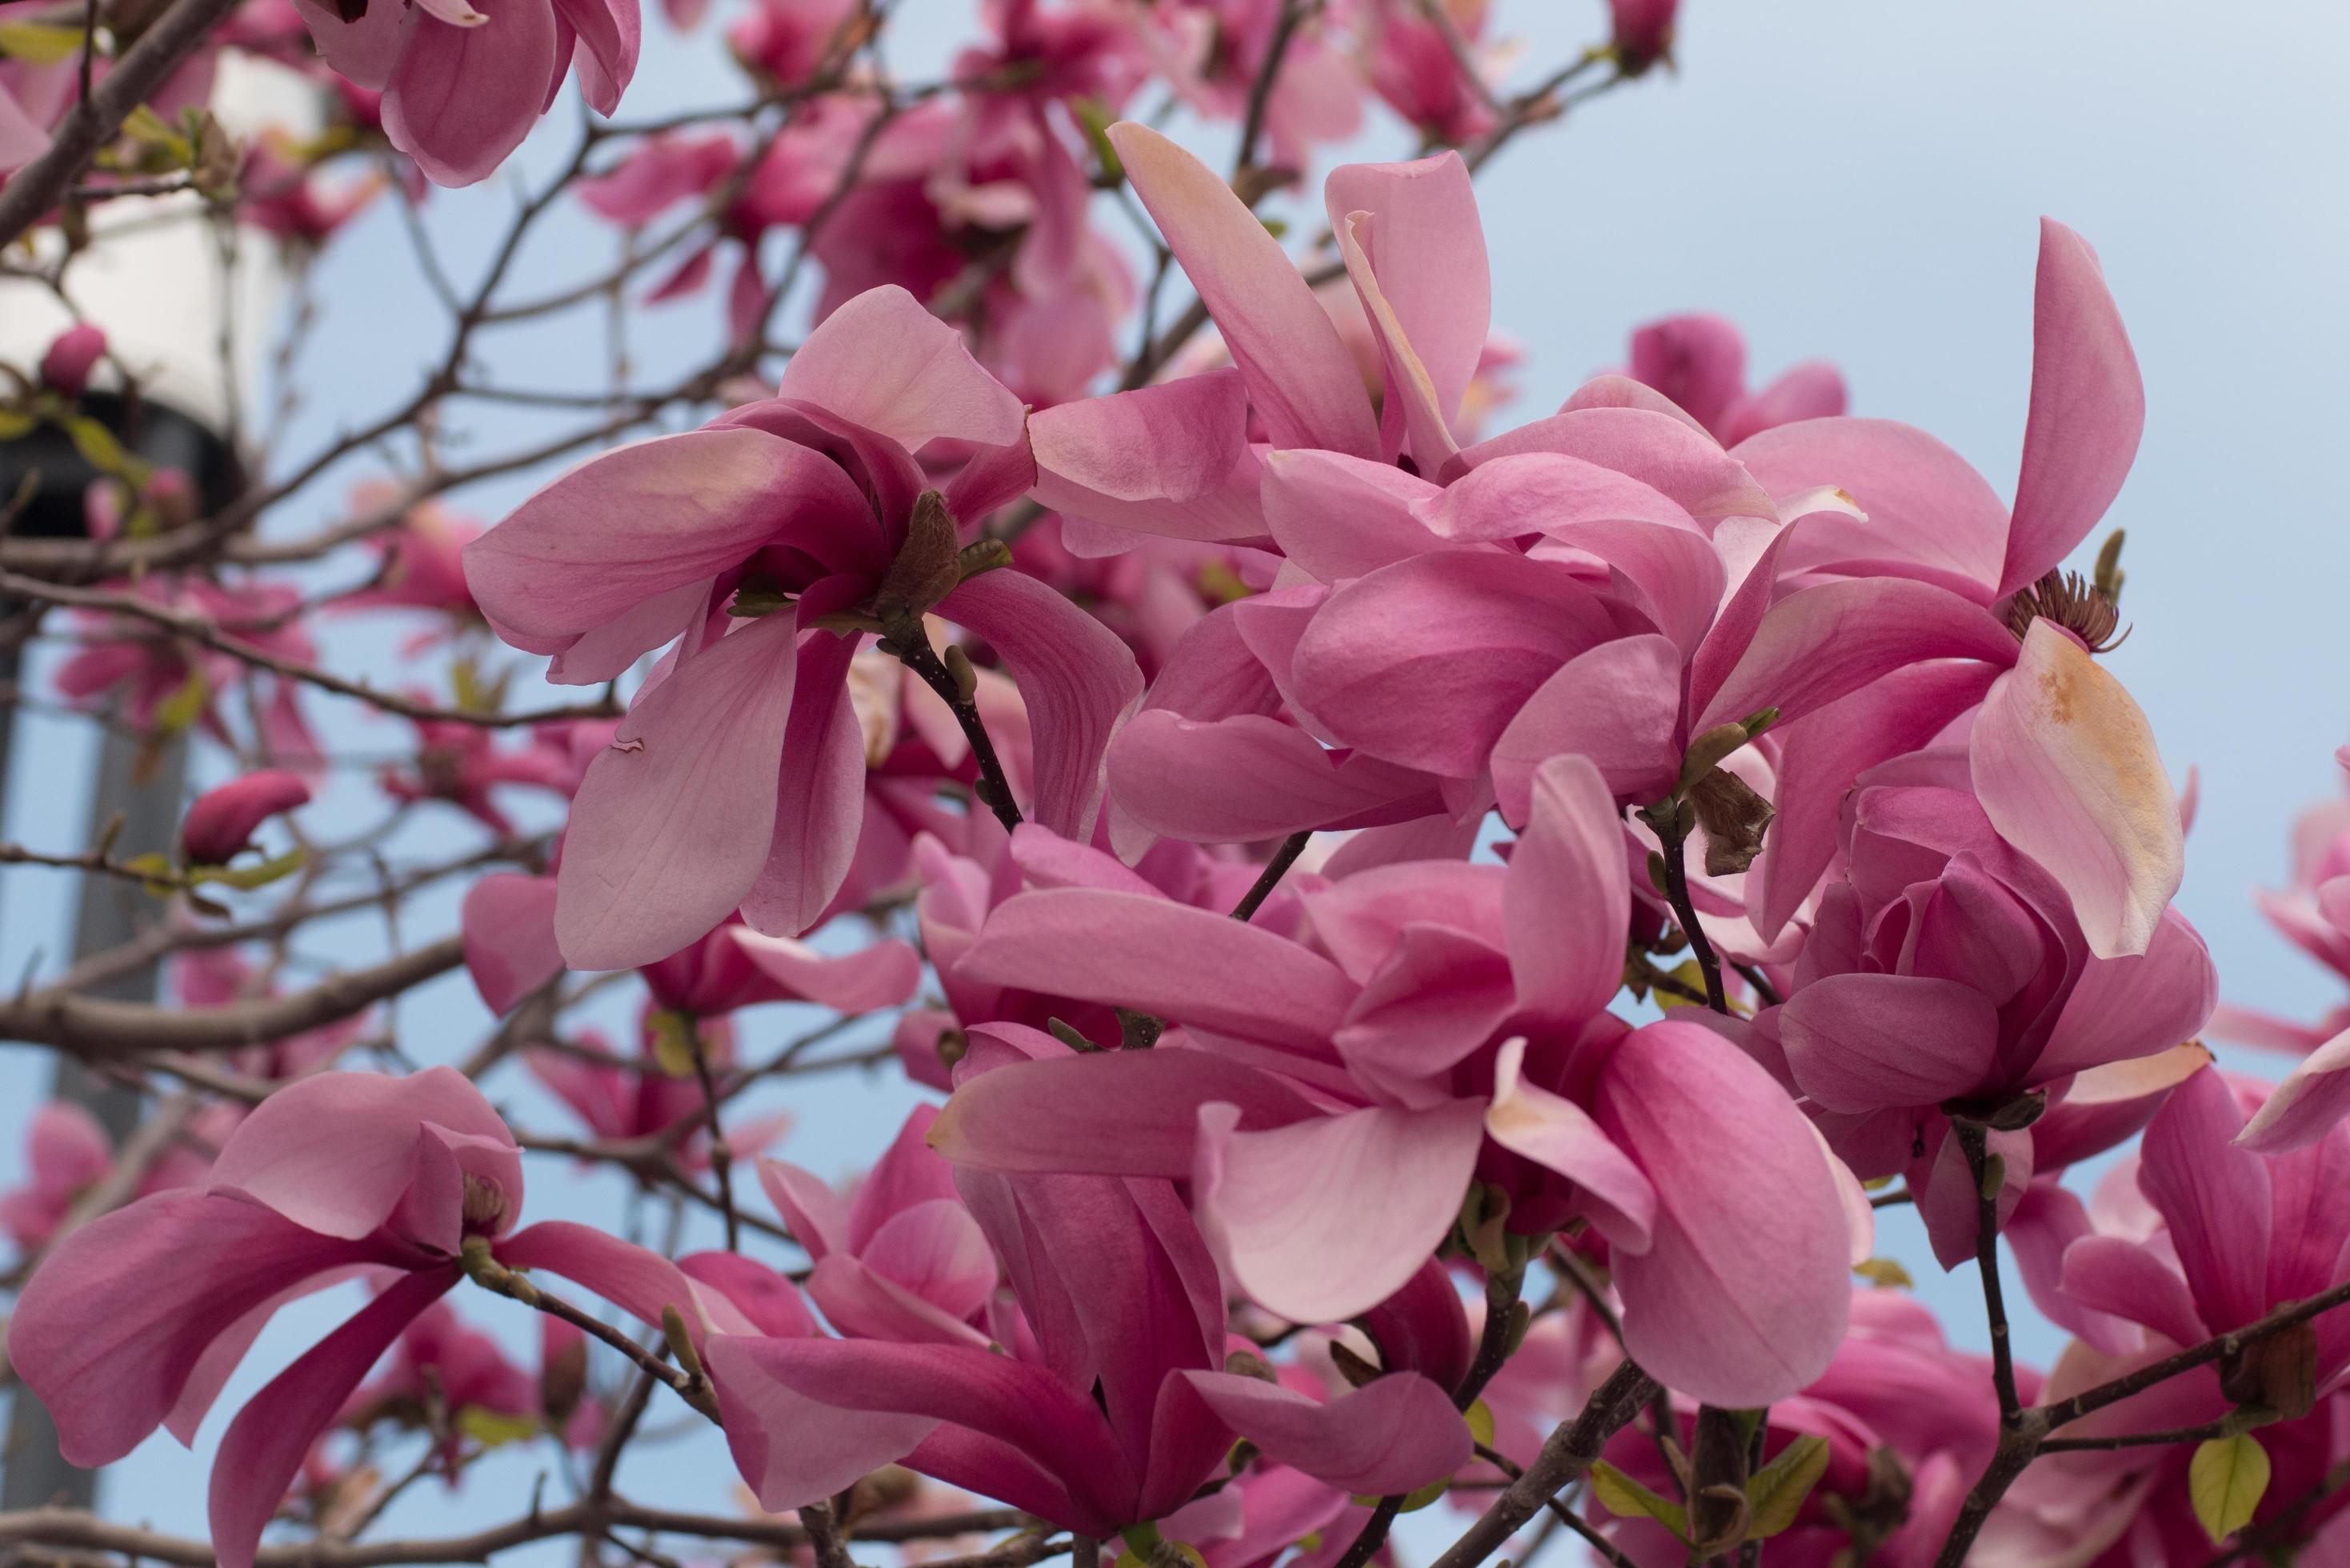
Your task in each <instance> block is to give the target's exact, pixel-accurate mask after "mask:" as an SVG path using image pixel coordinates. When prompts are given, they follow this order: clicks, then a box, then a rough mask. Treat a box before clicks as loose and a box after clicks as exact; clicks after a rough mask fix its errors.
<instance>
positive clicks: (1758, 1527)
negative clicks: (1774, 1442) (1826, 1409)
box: [1746, 1437, 1828, 1541]
mask: <svg viewBox="0 0 2350 1568" xmlns="http://www.w3.org/2000/svg"><path fill="white" fill-rule="evenodd" d="M1827 1472H1828V1440H1827V1439H1826V1438H1814V1437H1803V1438H1796V1439H1795V1440H1794V1442H1792V1443H1789V1444H1788V1445H1787V1446H1786V1447H1785V1448H1783V1449H1780V1450H1779V1454H1778V1457H1777V1458H1776V1459H1773V1460H1772V1461H1771V1462H1770V1463H1769V1464H1767V1465H1764V1466H1763V1468H1762V1469H1759V1470H1757V1471H1755V1472H1754V1474H1753V1476H1752V1478H1751V1479H1750V1480H1748V1481H1747V1483H1746V1509H1747V1524H1746V1539H1747V1540H1749V1541H1764V1540H1768V1539H1769V1538H1770V1537H1772V1536H1773V1535H1776V1534H1778V1533H1779V1532H1781V1531H1783V1530H1784V1529H1786V1528H1787V1527H1788V1526H1789V1525H1791V1524H1793V1523H1794V1522H1795V1515H1796V1514H1798V1513H1800V1512H1802V1511H1803V1508H1804V1499H1805V1498H1807V1497H1809V1496H1811V1495H1812V1488H1814V1487H1815V1486H1817V1485H1818V1484H1819V1481H1820V1478H1821V1477H1822V1476H1824V1475H1825V1474H1827Z"/></svg>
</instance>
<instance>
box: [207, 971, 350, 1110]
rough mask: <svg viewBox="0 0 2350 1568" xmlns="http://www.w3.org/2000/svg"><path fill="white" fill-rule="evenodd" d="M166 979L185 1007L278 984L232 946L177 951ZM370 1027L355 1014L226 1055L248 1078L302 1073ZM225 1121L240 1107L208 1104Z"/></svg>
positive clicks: (271, 990) (249, 997) (253, 997)
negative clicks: (169, 981)
mask: <svg viewBox="0 0 2350 1568" xmlns="http://www.w3.org/2000/svg"><path fill="white" fill-rule="evenodd" d="M172 984H173V988H174V989H175V990H176V991H177V992H178V993H179V997H180V1001H181V1002H182V1003H184V1004H185V1005H187V1006H189V1007H226V1006H229V1005H231V1004H232V1003H234V1002H255V1001H261V1000H264V999H266V998H268V997H273V996H276V995H277V994H279V992H278V989H277V985H276V981H275V980H274V979H273V978H272V977H271V976H270V975H268V974H265V973H264V972H263V971H260V970H258V969H255V967H254V965H253V964H252V963H251V962H249V961H247V960H246V959H245V958H244V955H243V954H242V953H239V952H238V951H237V950H235V949H234V948H225V947H215V948H197V949H192V950H187V951H183V952H182V953H181V954H180V955H179V956H178V957H177V958H175V959H174V960H173V961H172ZM373 1027H374V1023H373V1018H372V1013H371V1011H370V1012H359V1013H355V1014H353V1015H352V1016H350V1017H348V1018H345V1019H342V1020H340V1021H339V1022H338V1023H329V1024H327V1025H326V1026H325V1027H323V1028H319V1029H307V1030H304V1031H303V1032H302V1033H298V1034H289V1035H287V1036H286V1037H285V1038H284V1039H281V1040H272V1041H269V1042H267V1043H266V1044H259V1045H248V1046H245V1047H244V1048H242V1049H240V1050H238V1051H236V1052H234V1053H233V1054H231V1055H230V1056H229V1058H228V1060H229V1062H230V1063H231V1064H234V1067H235V1068H236V1070H237V1071H238V1072H240V1073H243V1074H244V1075H246V1076H248V1077H254V1078H263V1079H269V1080H283V1079H288V1078H300V1077H307V1076H308V1075H310V1074H312V1073H315V1072H317V1070H318V1069H319V1068H321V1067H325V1066H328V1065H330V1064H333V1062H334V1061H335V1059H336V1058H337V1057H338V1056H340V1055H341V1054H343V1053H344V1052H345V1051H347V1050H348V1049H350V1047H351V1045H352V1044H353V1043H354V1042H356V1041H358V1040H359V1038H360V1037H362V1036H363V1035H365V1034H367V1033H369V1031H370V1030H371V1029H372V1028H373ZM213 1110H214V1111H215V1112H217V1113H218V1114H219V1115H222V1116H225V1117H226V1118H227V1120H226V1121H225V1123H224V1125H223V1127H222V1129H221V1130H222V1132H223V1134H224V1135H225V1133H226V1131H227V1130H228V1129H230V1128H233V1127H235V1125H236V1123H237V1121H238V1120H239V1119H240V1118H241V1117H242V1116H243V1115H244V1107H243V1106H229V1105H221V1106H216V1107H213Z"/></svg>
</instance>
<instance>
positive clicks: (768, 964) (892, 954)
mask: <svg viewBox="0 0 2350 1568" xmlns="http://www.w3.org/2000/svg"><path fill="white" fill-rule="evenodd" d="M729 929H731V931H732V932H733V935H732V938H731V940H733V943H734V946H735V947H736V948H737V949H738V950H741V952H742V954H743V957H744V958H747V959H749V960H750V961H752V963H754V964H755V965H757V966H758V969H759V971H760V972H761V973H763V974H764V975H765V976H766V977H767V978H768V979H769V980H772V981H775V983H776V984H777V985H779V986H781V987H782V988H783V989H784V991H785V992H786V993H787V994H788V995H789V996H791V997H792V998H794V999H795V1000H800V1001H806V1002H816V1003H817V1004H818V1005H819V1006H824V1007H829V1008H831V1009H832V1010H833V1011H834V1012H873V1011H875V1010H876V1009H879V1008H883V1007H895V1006H897V1005H898V1004H899V1002H910V1001H912V1000H913V996H914V992H916V991H918V990H920V988H921V983H922V955H921V954H920V953H918V952H916V951H915V950H913V948H912V947H911V946H910V945H909V944H908V943H905V942H902V941H896V940H885V941H878V942H875V943H873V944H871V945H870V946H868V947H861V948H858V949H856V950H853V951H849V952H845V953H827V952H820V951H818V950H816V949H815V948H812V947H810V946H808V945H807V944H806V942H802V941H798V940H794V939H793V938H790V937H763V936H761V935H759V933H758V932H756V931H752V930H746V929H743V928H741V927H733V928H729Z"/></svg>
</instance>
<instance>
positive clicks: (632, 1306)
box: [496, 1220, 706, 1341]
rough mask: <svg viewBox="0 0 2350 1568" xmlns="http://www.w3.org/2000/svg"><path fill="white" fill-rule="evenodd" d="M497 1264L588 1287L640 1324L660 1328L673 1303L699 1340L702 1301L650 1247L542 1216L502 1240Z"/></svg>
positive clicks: (683, 1276)
mask: <svg viewBox="0 0 2350 1568" xmlns="http://www.w3.org/2000/svg"><path fill="white" fill-rule="evenodd" d="M496 1253H497V1259H498V1262H502V1263H504V1264H505V1265H506V1266H507V1267H508V1268H510V1269H536V1270H540V1271H543V1272H546V1273H550V1274H559V1275H561V1276H562V1277H563V1278H564V1279H567V1280H569V1281H571V1282H573V1283H575V1284H579V1285H585V1286H586V1287H587V1289H589V1290H591V1291H593V1292H595V1293H597V1294H598V1295H599V1296H601V1297H603V1298H604V1299H605V1300H606V1301H608V1302H610V1303H612V1304H613V1305H614V1306H616V1307H619V1309H620V1310H621V1311H623V1312H626V1313H628V1314H630V1315H632V1316H634V1317H635V1318H636V1319H637V1321H639V1323H644V1324H652V1325H653V1326H655V1327H659V1326H660V1322H661V1309H662V1308H664V1307H672V1306H673V1307H675V1308H677V1309H678V1312H679V1314H680V1315H681V1316H682V1317H683V1318H684V1319H685V1322H686V1326H687V1328H688V1329H689V1330H690V1331H691V1333H692V1335H693V1337H694V1338H695V1339H696V1340H697V1341H699V1340H700V1339H701V1338H702V1331H703V1329H704V1327H705V1315H704V1313H703V1310H702V1303H704V1301H705V1299H706V1298H704V1297H703V1296H702V1295H701V1294H700V1293H697V1292H696V1291H695V1290H694V1288H693V1285H692V1283H691V1282H690V1281H689V1280H688V1279H687V1278H686V1277H685V1275H684V1274H683V1273H682V1272H680V1270H679V1269H678V1266H677V1265H676V1264H675V1263H673V1262H670V1261H669V1260H668V1259H667V1258H664V1257H662V1256H661V1255H660V1253H659V1252H656V1251H652V1250H651V1249H650V1248H648V1247H639V1246H638V1245H637V1244H636V1243H635V1242H633V1241H622V1240H620V1239H619V1237H618V1236H608V1235H606V1234H605V1233H604V1232H603V1231H598V1230H596V1229H594V1228H592V1227H590V1226H587V1225H575V1224H573V1223H572V1222H571V1221H569V1220H540V1221H539V1222H538V1223H537V1224H536V1225H531V1226H527V1227H525V1229H523V1230H520V1231H515V1233H514V1234H513V1235H511V1236H508V1237H506V1238H505V1239H504V1240H503V1241H500V1242H498V1244H497V1247H496Z"/></svg>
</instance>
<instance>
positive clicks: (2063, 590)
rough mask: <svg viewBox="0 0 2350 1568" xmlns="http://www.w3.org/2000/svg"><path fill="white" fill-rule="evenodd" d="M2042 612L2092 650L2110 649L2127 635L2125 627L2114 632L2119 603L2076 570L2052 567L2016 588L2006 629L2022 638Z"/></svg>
mask: <svg viewBox="0 0 2350 1568" xmlns="http://www.w3.org/2000/svg"><path fill="white" fill-rule="evenodd" d="M2043 616H2044V617H2046V618H2048V619H2050V620H2053V621H2054V622H2055V623H2056V624H2057V625H2058V626H2061V627H2063V628H2064V629H2065V630H2066V631H2069V632H2071V633H2072V634H2073V635H2074V636H2075V637H2077V638H2079V639H2081V640H2082V641H2083V642H2084V643H2085V644H2087V645H2088V649H2089V651H2090V652H2091V653H2111V652H2112V651H2113V650H2114V649H2116V648H2119V647H2120V646H2121V645H2122V643H2123V641H2124V640H2125V639H2127V638H2128V636H2129V633H2128V632H2127V631H2126V630H2125V631H2123V632H2122V634H2121V636H2120V637H2116V636H2115V635H2114V629H2115V628H2116V627H2118V626H2120V625H2121V619H2122V612H2121V610H2120V608H2119V607H2117V606H2116V604H2115V603H2114V601H2113V599H2112V598H2111V597H2109V596H2108V595H2107V594H2106V591H2105V589H2103V588H2101V587H2097V586H2096V585H2095V584H2093V583H2091V582H2090V581H2089V580H2088V579H2087V578H2085V577H2084V576H2081V574H2080V573H2078V572H2057V571H2052V572H2050V573H2048V574H2047V575H2046V576H2043V577H2042V578H2041V579H2040V580H2039V581H2038V582H2036V583H2034V584H2033V585H2032V586H2031V587H2028V588H2022V589H2019V590H2018V591H2017V593H2016V595H2015V597H2013V598H2012V599H2010V600H2009V601H2008V606H2007V629H2008V630H2010V631H2012V632H2013V633H2014V634H2015V637H2016V640H2017V641H2019V642H2021V641H2022V640H2023V634H2024V633H2025V632H2027V631H2030V630H2031V629H2032V623H2033V621H2035V620H2038V619H2040V618H2042V617H2043Z"/></svg>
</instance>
